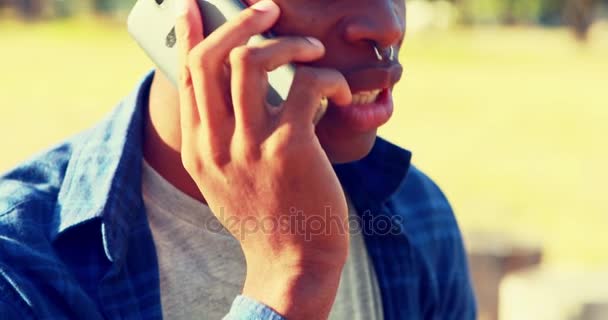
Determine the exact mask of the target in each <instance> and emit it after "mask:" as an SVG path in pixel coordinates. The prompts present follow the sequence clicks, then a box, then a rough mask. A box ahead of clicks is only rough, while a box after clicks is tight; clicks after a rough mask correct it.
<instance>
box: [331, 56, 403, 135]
mask: <svg viewBox="0 0 608 320" xmlns="http://www.w3.org/2000/svg"><path fill="white" fill-rule="evenodd" d="M402 73H403V68H402V67H401V65H400V64H398V63H395V64H393V65H390V66H388V67H372V68H365V69H359V70H355V71H350V72H344V76H345V78H346V81H347V82H348V84H349V86H350V89H351V92H352V93H353V98H352V102H351V104H350V105H348V106H335V105H330V107H329V108H328V110H327V115H329V116H330V118H333V121H335V122H334V123H340V124H342V125H345V126H346V127H348V128H350V130H352V131H354V132H361V133H365V132H371V131H373V130H375V129H377V128H378V127H380V126H381V125H383V124H384V123H386V122H387V121H388V120H389V119H390V117H391V115H392V114H393V100H392V94H391V89H392V88H393V86H394V85H395V83H397V81H399V79H400V78H401V75H402ZM333 121H332V122H333Z"/></svg>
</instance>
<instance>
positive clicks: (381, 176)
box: [334, 137, 412, 211]
mask: <svg viewBox="0 0 608 320" xmlns="http://www.w3.org/2000/svg"><path fill="white" fill-rule="evenodd" d="M411 158H412V154H411V152H409V151H407V150H404V149H402V148H399V147H397V146H395V145H394V144H392V143H390V142H388V141H386V140H384V139H382V138H380V137H378V138H376V142H375V143H374V146H373V147H372V150H371V151H370V153H369V154H368V155H367V156H365V157H364V158H363V159H361V160H359V161H355V162H350V163H346V164H339V165H334V170H335V171H336V174H337V175H338V178H339V179H340V182H341V183H342V186H343V187H344V189H345V190H346V192H347V193H348V194H349V197H350V198H351V199H353V202H354V204H355V206H356V207H357V209H358V210H360V211H364V210H367V209H370V208H376V207H378V206H380V205H382V204H383V203H385V202H386V201H387V200H389V199H390V197H391V196H392V195H393V194H395V193H396V192H397V190H398V189H399V188H400V186H401V185H402V184H403V182H404V181H405V178H406V176H407V173H408V171H409V168H410V161H411ZM362 200H365V201H362Z"/></svg>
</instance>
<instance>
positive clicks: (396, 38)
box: [273, 0, 405, 163]
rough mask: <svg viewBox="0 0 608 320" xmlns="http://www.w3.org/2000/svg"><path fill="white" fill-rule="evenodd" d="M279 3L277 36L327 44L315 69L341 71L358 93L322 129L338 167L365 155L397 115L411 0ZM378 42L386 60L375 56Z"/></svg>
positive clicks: (331, 113)
mask: <svg viewBox="0 0 608 320" xmlns="http://www.w3.org/2000/svg"><path fill="white" fill-rule="evenodd" d="M275 3H277V4H278V5H279V6H280V7H281V17H280V19H279V22H278V23H277V25H276V26H275V28H274V29H273V30H274V32H275V33H276V34H278V35H305V36H313V37H315V38H317V39H319V40H321V42H323V44H324V45H325V49H326V50H325V52H326V53H325V56H324V57H323V58H322V59H321V60H319V61H316V62H315V63H313V64H312V65H313V66H317V67H326V68H333V69H337V70H338V71H340V72H341V73H342V74H344V76H345V78H346V80H347V82H348V84H349V86H350V89H351V91H352V93H353V104H352V105H351V106H348V107H337V106H334V105H332V104H331V103H330V105H329V108H328V110H327V113H326V114H325V117H323V119H322V120H321V121H320V122H319V124H318V125H317V136H318V137H319V140H320V142H321V145H322V146H323V148H324V149H325V151H326V153H327V154H328V156H329V158H330V160H331V161H332V162H334V163H341V162H350V161H355V160H358V159H360V158H362V157H364V156H365V155H367V154H368V153H369V151H370V149H371V147H372V146H373V143H374V140H375V138H376V131H377V128H378V127H379V126H380V125H382V124H384V123H385V122H386V121H388V119H389V118H390V116H391V114H392V110H393V109H392V108H393V106H392V98H391V89H392V88H393V86H394V84H395V83H396V82H397V81H398V80H399V79H400V77H401V72H402V68H401V65H400V64H399V62H398V51H399V48H400V47H401V43H402V41H403V37H404V34H405V0H275ZM374 44H376V45H377V47H378V48H379V49H382V48H384V50H380V51H381V52H380V53H381V54H383V59H382V60H380V59H378V57H377V55H376V53H375V52H374V46H373V45H374ZM391 46H392V47H393V49H394V59H393V60H392V61H391V60H390V59H389V56H390V50H389V48H390V47H391ZM378 90H380V91H379V93H378ZM376 94H377V96H376ZM370 100H371V102H370Z"/></svg>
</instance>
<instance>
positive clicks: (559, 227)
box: [0, 0, 608, 320]
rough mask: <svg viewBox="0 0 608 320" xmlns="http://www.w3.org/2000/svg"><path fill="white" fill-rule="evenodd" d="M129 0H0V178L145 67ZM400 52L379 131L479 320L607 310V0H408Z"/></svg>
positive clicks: (85, 118)
mask: <svg viewBox="0 0 608 320" xmlns="http://www.w3.org/2000/svg"><path fill="white" fill-rule="evenodd" d="M132 4H133V0H131V1H117V0H116V1H109V0H106V1H104V0H97V1H92V0H89V1H83V0H79V1H76V0H73V1H67V0H64V1H58V0H56V1H51V0H48V1H44V0H29V1H25V0H0V57H1V59H0V99H1V100H0V110H1V111H0V171H5V170H7V169H9V168H10V167H12V166H14V165H16V164H17V163H19V161H21V160H23V159H25V158H27V157H29V156H31V155H33V154H34V153H36V152H39V151H41V150H43V149H45V148H47V147H49V146H51V145H52V144H54V143H56V142H57V141H59V140H61V139H63V138H65V137H67V136H70V135H72V134H75V133H77V132H78V131H80V130H82V129H84V128H87V127H89V126H91V125H93V124H94V123H95V122H96V121H98V120H99V119H100V118H101V117H103V116H104V115H105V114H106V113H107V112H108V111H110V110H111V109H112V108H113V107H114V106H115V105H116V103H117V102H118V101H119V100H120V99H121V98H122V97H123V96H125V95H127V94H128V93H129V92H130V91H131V90H132V89H133V88H134V87H135V85H136V84H137V82H138V81H139V79H140V78H141V77H142V76H143V75H144V74H145V73H146V72H147V71H148V70H150V69H151V68H152V63H151V62H150V61H149V60H148V58H147V57H146V56H145V55H144V53H143V51H141V50H140V49H139V48H138V47H137V45H136V44H135V43H134V42H133V41H132V40H131V39H130V37H129V36H128V34H127V32H126V27H125V18H126V15H127V14H128V10H129V8H130V7H131V5H132ZM400 58H401V60H402V62H403V64H404V67H405V76H404V79H403V80H402V81H401V83H400V84H399V85H398V87H397V88H396V110H395V116H394V118H393V119H392V120H391V122H390V123H389V124H388V125H386V126H385V127H384V128H383V129H382V130H381V134H382V135H383V136H385V137H386V138H388V139H389V140H391V141H393V142H395V143H397V144H399V145H401V146H403V147H405V148H407V149H409V150H411V151H412V152H413V154H414V157H413V162H414V163H415V164H416V165H417V166H419V167H420V168H421V169H423V170H424V171H426V172H427V173H428V174H429V175H430V176H431V177H433V178H434V179H435V180H436V181H437V182H438V183H439V185H440V186H441V187H442V188H443V190H444V191H445V193H446V195H447V196H448V198H449V199H450V200H451V202H452V204H453V206H454V208H455V211H456V213H457V216H458V219H459V221H460V225H461V227H462V229H463V233H464V235H465V238H466V242H467V248H468V250H469V254H470V263H471V268H472V271H473V274H474V278H475V286H476V292H477V296H478V300H479V304H480V319H501V320H505V319H509V320H511V319H517V320H521V319H534V320H544V319H547V320H556V319H568V320H570V319H580V320H590V319H593V320H597V319H608V192H607V191H608V186H607V184H608V143H607V142H606V137H608V1H605V0H602V1H598V0H595V1H594V0H454V1H452V2H448V1H423V0H412V1H409V2H408V35H407V40H406V42H405V46H404V48H403V49H402V51H401V52H400Z"/></svg>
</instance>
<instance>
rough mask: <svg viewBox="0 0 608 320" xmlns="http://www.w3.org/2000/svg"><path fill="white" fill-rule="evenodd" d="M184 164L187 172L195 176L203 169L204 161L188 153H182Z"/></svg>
mask: <svg viewBox="0 0 608 320" xmlns="http://www.w3.org/2000/svg"><path fill="white" fill-rule="evenodd" d="M182 165H183V166H184V169H186V172H188V174H190V175H191V176H194V177H196V176H199V175H200V174H201V173H202V171H203V166H202V163H201V162H200V161H198V159H196V158H195V157H193V156H190V155H189V154H187V153H182Z"/></svg>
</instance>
